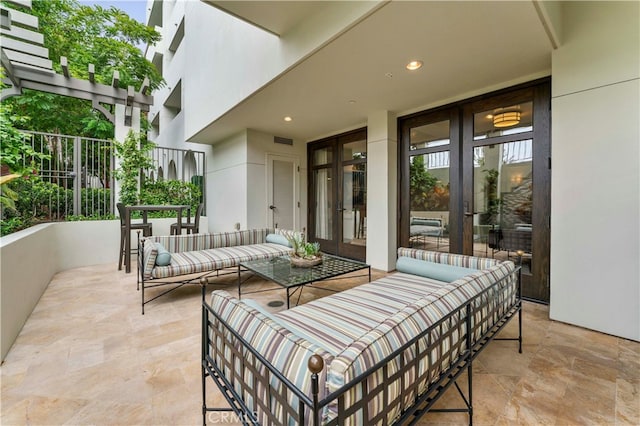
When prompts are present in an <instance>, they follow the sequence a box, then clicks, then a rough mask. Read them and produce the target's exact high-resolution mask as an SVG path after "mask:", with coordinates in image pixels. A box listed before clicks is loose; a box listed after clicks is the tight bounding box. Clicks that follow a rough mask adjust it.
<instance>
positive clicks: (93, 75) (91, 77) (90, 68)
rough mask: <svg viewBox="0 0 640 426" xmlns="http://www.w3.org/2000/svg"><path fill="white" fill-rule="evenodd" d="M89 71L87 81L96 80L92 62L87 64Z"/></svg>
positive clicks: (92, 81) (94, 67)
mask: <svg viewBox="0 0 640 426" xmlns="http://www.w3.org/2000/svg"><path fill="white" fill-rule="evenodd" d="M87 71H88V72H89V81H90V82H91V83H95V82H96V66H95V65H93V64H89V68H88V70H87Z"/></svg>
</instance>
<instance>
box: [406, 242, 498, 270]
mask: <svg viewBox="0 0 640 426" xmlns="http://www.w3.org/2000/svg"><path fill="white" fill-rule="evenodd" d="M400 256H406V257H413V258H415V259H422V260H427V261H429V262H436V263H444V264H446V265H454V266H461V267H463V268H470V269H487V268H490V267H492V266H495V265H497V264H498V263H500V261H499V260H496V259H491V258H487V257H475V256H466V255H463V254H453V253H441V252H435V251H429V250H420V249H412V248H406V247H399V248H398V257H400Z"/></svg>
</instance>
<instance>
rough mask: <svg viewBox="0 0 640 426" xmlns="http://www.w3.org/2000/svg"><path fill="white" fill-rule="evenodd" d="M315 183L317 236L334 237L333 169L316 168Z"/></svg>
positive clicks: (325, 238)
mask: <svg viewBox="0 0 640 426" xmlns="http://www.w3.org/2000/svg"><path fill="white" fill-rule="evenodd" d="M313 174H314V179H313V181H314V185H315V188H314V190H315V194H316V206H315V219H316V229H315V235H316V238H321V239H323V240H330V239H332V235H333V216H332V215H331V213H332V212H333V205H332V202H333V186H332V184H331V169H320V170H315V171H314V172H313Z"/></svg>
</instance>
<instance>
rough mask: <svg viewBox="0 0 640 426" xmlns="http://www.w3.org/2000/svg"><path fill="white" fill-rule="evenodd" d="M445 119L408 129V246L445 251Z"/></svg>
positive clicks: (446, 151) (447, 142)
mask: <svg viewBox="0 0 640 426" xmlns="http://www.w3.org/2000/svg"><path fill="white" fill-rule="evenodd" d="M449 123H450V122H449V120H443V121H439V122H436V123H431V124H426V125H422V126H418V127H414V128H412V129H411V134H410V143H411V145H410V148H409V149H410V150H411V152H410V157H409V197H410V205H409V208H410V218H409V244H410V246H411V247H416V248H422V249H427V250H435V251H443V252H448V251H449V198H450V197H449V190H450V182H449V168H450V165H449V162H450V158H449V142H450V140H449V128H450V124H449Z"/></svg>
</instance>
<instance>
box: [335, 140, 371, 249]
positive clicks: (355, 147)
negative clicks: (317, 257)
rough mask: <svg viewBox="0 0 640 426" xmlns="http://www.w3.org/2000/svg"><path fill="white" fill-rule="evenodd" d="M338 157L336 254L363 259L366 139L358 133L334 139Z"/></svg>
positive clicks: (365, 208)
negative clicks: (339, 182)
mask: <svg viewBox="0 0 640 426" xmlns="http://www.w3.org/2000/svg"><path fill="white" fill-rule="evenodd" d="M338 144H339V145H340V148H339V149H340V152H341V153H342V158H341V168H342V173H341V178H342V185H341V190H342V194H341V195H342V196H341V200H340V201H341V203H340V204H341V205H340V206H339V209H338V210H339V213H338V214H339V217H341V220H340V219H339V221H340V225H341V229H340V243H339V244H338V255H340V256H344V257H349V258H354V259H362V260H364V259H365V258H366V244H367V232H366V223H367V222H366V221H367V139H366V133H365V132H360V133H356V134H353V135H350V136H347V137H345V138H338Z"/></svg>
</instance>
